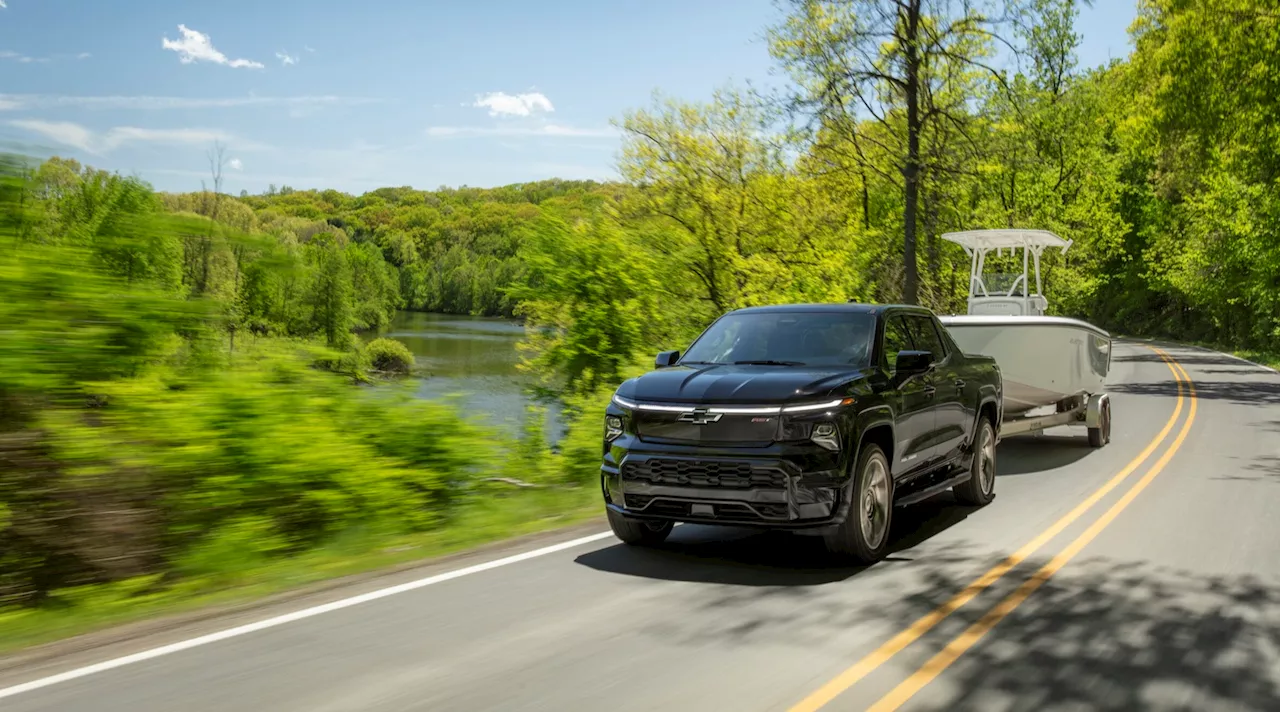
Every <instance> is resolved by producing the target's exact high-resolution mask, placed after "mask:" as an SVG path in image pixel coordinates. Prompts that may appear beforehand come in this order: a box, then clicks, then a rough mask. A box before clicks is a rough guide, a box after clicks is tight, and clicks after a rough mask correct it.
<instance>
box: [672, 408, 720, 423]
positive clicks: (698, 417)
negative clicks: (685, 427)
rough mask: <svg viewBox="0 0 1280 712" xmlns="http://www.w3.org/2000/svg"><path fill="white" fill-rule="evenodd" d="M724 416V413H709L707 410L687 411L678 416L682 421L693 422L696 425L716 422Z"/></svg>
mask: <svg viewBox="0 0 1280 712" xmlns="http://www.w3.org/2000/svg"><path fill="white" fill-rule="evenodd" d="M721 417H723V413H708V412H707V411H705V410H691V411H689V412H687V413H681V414H680V417H679V418H677V420H679V421H680V422H682V423H693V424H694V425H706V424H707V423H714V422H716V421H717V420H720V418H721Z"/></svg>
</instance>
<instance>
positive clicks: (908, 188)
mask: <svg viewBox="0 0 1280 712" xmlns="http://www.w3.org/2000/svg"><path fill="white" fill-rule="evenodd" d="M919 33H920V0H911V3H910V5H909V7H908V8H907V27H906V38H905V39H906V43H905V45H906V46H905V47H904V49H905V51H906V65H907V67H906V69H907V82H906V84H907V86H906V100H907V160H906V162H905V163H904V165H903V167H902V178H903V183H904V185H905V192H906V195H905V198H906V200H905V203H906V205H905V209H904V211H903V215H902V221H903V226H902V228H903V229H902V260H903V276H902V301H903V302H904V303H906V304H917V303H919V291H920V285H919V282H920V276H919V274H918V271H917V269H916V213H917V211H918V209H919V205H918V203H919V198H920V48H919V45H918V40H919V37H920V34H919Z"/></svg>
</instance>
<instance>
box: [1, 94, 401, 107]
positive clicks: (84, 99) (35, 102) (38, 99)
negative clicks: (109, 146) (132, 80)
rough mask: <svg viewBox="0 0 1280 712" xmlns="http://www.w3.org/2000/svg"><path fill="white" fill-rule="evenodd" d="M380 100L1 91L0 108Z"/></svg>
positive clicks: (321, 103) (322, 103)
mask: <svg viewBox="0 0 1280 712" xmlns="http://www.w3.org/2000/svg"><path fill="white" fill-rule="evenodd" d="M380 101H381V100H380V99H363V98H356V97H342V96H243V97H223V98H190V97H182V96H60V95H51V94H0V110H5V109H41V108H55V107H68V106H73V107H77V108H84V109H138V110H165V109H229V108H235V107H241V106H289V107H300V106H356V105H361V104H376V103H379V102H380Z"/></svg>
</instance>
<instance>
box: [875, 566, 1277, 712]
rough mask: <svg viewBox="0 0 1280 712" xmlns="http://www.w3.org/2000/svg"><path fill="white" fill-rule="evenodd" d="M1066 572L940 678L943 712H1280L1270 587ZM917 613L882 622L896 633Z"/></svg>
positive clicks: (1193, 576)
mask: <svg viewBox="0 0 1280 712" xmlns="http://www.w3.org/2000/svg"><path fill="white" fill-rule="evenodd" d="M1070 567H1071V568H1070V569H1067V570H1064V572H1063V573H1061V574H1059V575H1058V576H1056V577H1054V578H1053V579H1050V581H1049V582H1048V583H1046V584H1045V585H1044V586H1042V587H1041V588H1040V589H1039V590H1038V591H1036V592H1035V593H1034V594H1033V595H1032V597H1031V598H1030V599H1028V600H1027V602H1026V603H1025V604H1024V605H1023V607H1022V608H1020V609H1019V610H1017V611H1015V612H1014V613H1013V614H1012V615H1011V616H1010V617H1009V618H1007V619H1005V620H1004V621H1002V622H1000V623H999V624H998V625H997V626H996V628H995V629H994V630H993V631H992V632H991V633H990V634H988V636H987V639H985V640H984V641H983V642H981V643H979V644H978V645H977V646H975V647H974V648H972V649H971V650H970V651H969V652H968V653H967V654H966V655H965V656H964V657H963V658H961V659H960V661H959V662H958V663H957V664H956V665H954V666H953V667H952V668H951V669H949V670H948V671H947V672H946V673H944V678H945V679H946V681H947V683H946V685H947V689H950V690H955V691H956V692H955V697H953V698H951V699H950V700H948V704H947V705H946V708H947V709H952V710H989V709H996V708H1000V709H1014V710H1060V709H1061V710H1066V709H1092V710H1138V709H1154V708H1159V709H1173V708H1177V709H1188V710H1210V709H1212V710H1226V709H1246V710H1276V709H1280V587H1277V586H1276V583H1275V582H1264V581H1263V580H1261V579H1259V578H1256V577H1254V576H1251V575H1245V576H1206V575H1203V574H1197V573H1193V572H1189V571H1174V570H1169V569H1163V568H1156V567H1152V566H1149V565H1146V564H1142V563H1137V562H1131V561H1115V560H1106V559H1092V560H1089V561H1080V562H1076V563H1073V564H1071V565H1070ZM966 583H967V581H963V580H952V579H949V578H947V577H945V576H938V577H935V578H934V580H933V581H932V586H934V587H937V588H940V589H943V590H959V588H960V587H961V586H963V585H964V584H966ZM988 605H990V604H988ZM923 613H924V611H923V610H920V609H916V610H913V609H911V607H910V606H902V607H896V608H893V609H891V610H890V611H886V612H885V614H886V615H893V616H895V619H896V620H897V623H898V624H900V625H904V626H905V625H908V624H910V622H911V621H913V620H915V618H916V617H918V616H919V615H921V614H923ZM976 615H978V612H973V613H971V614H969V616H968V618H973V617H974V616H976Z"/></svg>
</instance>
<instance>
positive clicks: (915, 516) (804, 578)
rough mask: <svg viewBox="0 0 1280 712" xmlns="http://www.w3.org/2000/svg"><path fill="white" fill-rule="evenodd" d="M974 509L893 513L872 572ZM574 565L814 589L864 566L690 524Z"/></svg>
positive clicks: (796, 540)
mask: <svg viewBox="0 0 1280 712" xmlns="http://www.w3.org/2000/svg"><path fill="white" fill-rule="evenodd" d="M977 509H979V508H977V507H967V506H963V505H961V504H959V503H957V502H956V501H955V500H954V499H953V498H952V497H951V495H950V494H949V493H946V494H941V495H938V496H937V497H934V498H932V499H930V500H927V501H925V502H920V503H919V504H916V505H913V506H911V507H904V508H901V509H897V510H895V511H894V514H893V525H892V528H891V531H890V545H889V552H890V553H889V556H888V557H887V558H886V560H885V562H883V563H882V564H879V566H885V565H892V564H894V563H897V562H903V561H910V560H911V559H910V551H911V549H913V548H915V547H917V546H919V545H920V544H922V543H924V542H925V541H927V540H928V539H930V538H932V537H934V536H937V535H938V534H940V533H941V532H943V531H946V530H947V529H950V528H951V527H953V526H955V525H956V524H958V523H960V522H961V521H963V520H964V519H965V518H966V517H968V516H969V514H971V513H973V512H975V511H977ZM575 561H576V562H577V563H579V564H581V565H583V566H587V567H589V568H592V569H596V570H598V571H604V572H608V573H615V574H624V575H627V576H639V577H643V578H654V579H663V580H670V581H693V582H699V583H712V584H728V585H735V586H817V585H821V584H827V583H833V582H836V581H843V580H846V579H848V578H851V577H853V576H856V575H858V574H860V573H862V572H864V571H866V570H867V569H868V568H871V567H865V566H849V565H846V564H842V563H841V561H840V560H839V559H836V558H835V557H833V556H831V555H830V554H828V553H827V552H826V550H825V548H824V547H823V543H822V539H821V538H819V537H815V536H800V535H795V534H789V533H786V532H773V531H754V530H749V529H737V528H730V527H712V526H697V525H689V524H686V525H683V526H680V527H677V528H676V530H675V531H674V532H672V534H671V538H670V539H668V540H667V541H666V542H665V543H664V544H662V545H661V546H657V547H653V548H639V547H630V546H626V545H623V544H619V545H616V546H611V547H608V548H605V549H597V550H595V551H590V552H587V553H585V554H582V555H581V556H579V557H578V558H577V559H575Z"/></svg>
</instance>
